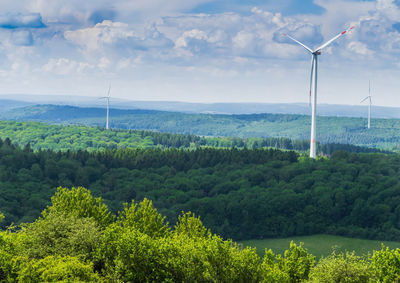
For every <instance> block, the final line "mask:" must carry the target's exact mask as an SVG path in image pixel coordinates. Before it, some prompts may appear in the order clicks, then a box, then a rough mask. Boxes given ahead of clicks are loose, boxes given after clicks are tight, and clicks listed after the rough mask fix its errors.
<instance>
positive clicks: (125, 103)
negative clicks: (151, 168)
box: [0, 94, 400, 119]
mask: <svg viewBox="0 0 400 283" xmlns="http://www.w3.org/2000/svg"><path fill="white" fill-rule="evenodd" d="M100 96H101V95H99V96H98V97H97V96H93V97H89V96H73V95H70V96H58V95H29V94H25V95H22V94H20V95H15V94H12V95H1V96H0V105H1V106H0V109H2V107H4V106H5V105H13V108H15V106H18V105H19V106H24V105H33V104H53V105H69V106H75V107H105V103H104V101H103V100H100V99H99V97H100ZM10 98H12V100H10ZM110 104H111V106H112V108H117V109H147V110H161V111H171V112H184V113H204V114H260V113H273V114H300V115H310V114H311V107H310V106H309V105H308V103H259V102H253V103H247V102H246V103H191V102H180V101H134V100H127V99H120V98H114V97H111V102H110ZM317 112H318V115H321V116H338V117H367V113H368V106H367V105H366V104H365V105H333V104H318V109H317ZM372 117H373V118H396V119H399V118H400V108H396V107H383V106H374V105H373V106H372Z"/></svg>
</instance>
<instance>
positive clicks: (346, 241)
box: [239, 235, 400, 258]
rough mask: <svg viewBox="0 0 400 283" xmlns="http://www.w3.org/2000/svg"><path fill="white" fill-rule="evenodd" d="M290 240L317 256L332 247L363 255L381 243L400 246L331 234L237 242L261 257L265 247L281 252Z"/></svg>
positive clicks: (398, 245)
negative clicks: (252, 249)
mask: <svg viewBox="0 0 400 283" xmlns="http://www.w3.org/2000/svg"><path fill="white" fill-rule="evenodd" d="M292 240H293V241H294V242H295V243H296V244H299V243H300V242H303V243H304V247H305V248H306V249H307V250H308V251H309V252H310V253H312V254H313V255H315V256H316V257H317V258H320V257H321V256H328V255H329V254H330V253H331V252H332V250H333V249H335V250H336V251H355V252H356V254H357V255H365V254H368V253H372V251H373V250H380V249H381V244H382V243H383V244H384V245H385V246H388V247H390V248H392V249H396V248H400V242H390V241H376V240H364V239H355V238H347V237H341V236H333V235H314V236H303V237H291V238H284V239H264V240H249V241H241V242H239V243H241V244H242V245H243V246H250V247H256V248H257V253H258V255H259V256H261V257H262V256H263V255H264V251H265V249H271V250H272V251H273V252H274V253H281V254H282V253H283V252H284V251H285V250H287V249H288V248H289V244H290V241H292Z"/></svg>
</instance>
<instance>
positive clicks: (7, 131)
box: [0, 121, 381, 155]
mask: <svg viewBox="0 0 400 283" xmlns="http://www.w3.org/2000/svg"><path fill="white" fill-rule="evenodd" d="M0 138H1V139H6V138H9V139H11V140H12V142H13V143H14V144H16V145H19V146H21V147H24V146H25V145H27V144H29V145H30V147H31V148H32V149H34V150H38V149H42V150H45V149H50V150H54V151H58V150H61V151H67V150H75V151H76V150H87V151H90V152H93V151H96V150H105V149H121V148H144V149H145V148H185V149H195V148H200V147H213V148H231V147H237V148H252V149H256V148H268V147H273V148H280V149H288V150H296V151H299V152H306V151H308V149H309V146H310V143H309V141H304V140H291V139H289V138H238V137H200V136H196V135H183V134H169V133H160V132H154V131H140V130H120V129H116V130H109V131H107V130H105V129H104V128H100V127H97V128H96V127H87V126H76V125H69V126H60V125H49V124H45V123H38V122H15V121H0ZM317 148H318V152H319V153H320V154H323V155H330V154H332V153H333V152H334V151H336V150H345V151H348V152H381V150H379V149H375V148H366V147H359V146H354V145H350V144H334V143H329V144H320V143H318V145H317Z"/></svg>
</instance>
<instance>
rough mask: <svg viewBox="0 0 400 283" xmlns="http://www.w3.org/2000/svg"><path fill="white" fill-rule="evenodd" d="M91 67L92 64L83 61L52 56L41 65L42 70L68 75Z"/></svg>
mask: <svg viewBox="0 0 400 283" xmlns="http://www.w3.org/2000/svg"><path fill="white" fill-rule="evenodd" d="M91 68H93V66H90V65H89V64H88V63H85V62H77V61H74V60H70V59H67V58H58V59H54V58H52V59H50V60H49V61H48V62H47V64H45V65H44V66H43V67H42V71H44V72H48V73H52V74H56V75H70V74H76V73H83V72H84V71H85V70H87V69H91Z"/></svg>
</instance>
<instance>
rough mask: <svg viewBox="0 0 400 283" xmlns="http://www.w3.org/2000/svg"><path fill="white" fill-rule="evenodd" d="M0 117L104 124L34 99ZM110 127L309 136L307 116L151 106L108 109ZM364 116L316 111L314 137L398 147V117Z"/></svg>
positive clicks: (94, 116)
mask: <svg viewBox="0 0 400 283" xmlns="http://www.w3.org/2000/svg"><path fill="white" fill-rule="evenodd" d="M0 118H1V119H8V120H10V119H11V120H18V121H26V120H29V121H40V122H47V123H60V124H80V125H90V126H98V127H104V123H105V110H104V109H101V108H78V107H72V106H56V105H36V106H27V107H22V108H17V109H12V110H9V111H6V112H3V113H2V114H1V115H0ZM111 125H112V127H113V128H120V129H137V130H150V131H159V132H168V133H180V134H190V135H199V136H212V137H229V136H230V137H240V138H253V137H261V138H263V137H286V138H290V139H292V140H308V139H309V131H310V129H309V128H310V117H309V116H305V115H287V114H249V115H220V114H218V115H216V114H214V115H212V114H187V113H178V112H165V111H154V110H122V109H112V110H111ZM371 127H372V128H371V129H367V128H366V120H365V119H362V118H346V117H318V120H317V128H318V129H317V133H318V135H317V139H318V141H320V142H321V143H340V144H353V145H358V146H366V147H372V148H381V149H385V150H395V151H398V150H399V148H398V145H399V144H400V120H397V119H373V120H372V126H371Z"/></svg>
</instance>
